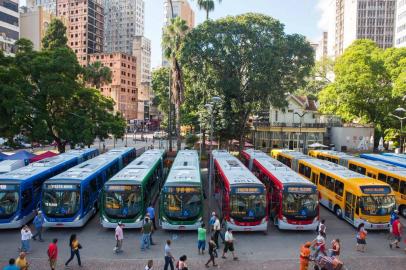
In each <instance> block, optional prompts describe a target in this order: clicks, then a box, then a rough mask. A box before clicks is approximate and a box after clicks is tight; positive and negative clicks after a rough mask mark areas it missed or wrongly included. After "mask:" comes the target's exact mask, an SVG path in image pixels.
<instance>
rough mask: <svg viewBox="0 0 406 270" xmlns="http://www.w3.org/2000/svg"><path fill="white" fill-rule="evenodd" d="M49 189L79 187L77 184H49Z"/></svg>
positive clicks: (47, 186)
mask: <svg viewBox="0 0 406 270" xmlns="http://www.w3.org/2000/svg"><path fill="white" fill-rule="evenodd" d="M46 188H47V189H77V185H65V184H48V185H46Z"/></svg>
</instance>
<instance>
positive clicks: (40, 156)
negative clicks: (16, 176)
mask: <svg viewBox="0 0 406 270" xmlns="http://www.w3.org/2000/svg"><path fill="white" fill-rule="evenodd" d="M57 155H58V154H55V153H54V152H51V151H46V152H44V153H42V154H40V155H37V156H35V157H33V158H31V159H30V162H36V161H39V160H42V159H44V158H49V157H54V156H57Z"/></svg>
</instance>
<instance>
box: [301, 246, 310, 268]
mask: <svg viewBox="0 0 406 270" xmlns="http://www.w3.org/2000/svg"><path fill="white" fill-rule="evenodd" d="M311 246H312V243H311V242H306V243H305V244H304V245H303V246H302V247H301V248H300V270H307V269H308V268H309V261H310V253H311V251H310V247H311Z"/></svg>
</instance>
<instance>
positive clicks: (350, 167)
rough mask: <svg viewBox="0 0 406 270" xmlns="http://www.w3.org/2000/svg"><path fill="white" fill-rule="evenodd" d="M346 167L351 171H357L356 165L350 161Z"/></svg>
mask: <svg viewBox="0 0 406 270" xmlns="http://www.w3.org/2000/svg"><path fill="white" fill-rule="evenodd" d="M348 169H350V170H351V171H354V172H356V171H357V166H356V165H354V164H352V163H350V166H349V167H348Z"/></svg>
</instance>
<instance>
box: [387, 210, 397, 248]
mask: <svg viewBox="0 0 406 270" xmlns="http://www.w3.org/2000/svg"><path fill="white" fill-rule="evenodd" d="M398 214H399V211H398V210H396V209H394V210H393V211H392V212H391V214H390V221H389V224H390V225H389V236H388V239H389V240H390V241H391V240H394V235H393V222H395V220H396V217H398Z"/></svg>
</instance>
